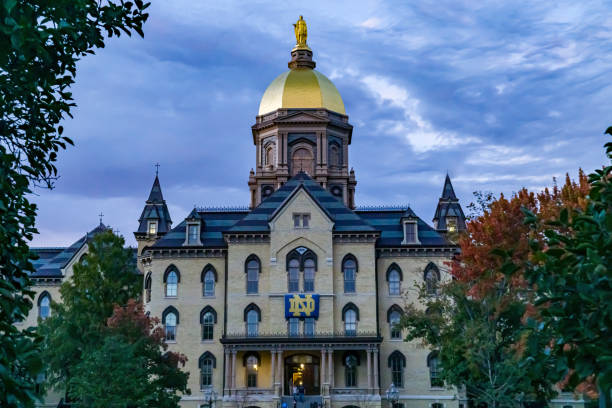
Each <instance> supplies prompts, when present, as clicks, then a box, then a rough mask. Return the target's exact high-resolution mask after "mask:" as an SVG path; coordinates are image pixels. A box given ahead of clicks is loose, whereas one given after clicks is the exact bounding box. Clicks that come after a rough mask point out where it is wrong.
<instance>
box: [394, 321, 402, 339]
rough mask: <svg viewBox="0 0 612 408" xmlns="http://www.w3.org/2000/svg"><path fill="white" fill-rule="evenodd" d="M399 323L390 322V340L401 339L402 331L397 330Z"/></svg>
mask: <svg viewBox="0 0 612 408" xmlns="http://www.w3.org/2000/svg"><path fill="white" fill-rule="evenodd" d="M398 323H399V322H391V338H392V339H394V340H397V339H401V338H402V329H400V328H399V324H398Z"/></svg>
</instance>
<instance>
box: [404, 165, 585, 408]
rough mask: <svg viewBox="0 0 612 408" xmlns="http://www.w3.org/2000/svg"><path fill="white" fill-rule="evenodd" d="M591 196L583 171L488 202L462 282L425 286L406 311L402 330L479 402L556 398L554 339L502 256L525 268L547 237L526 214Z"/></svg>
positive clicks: (457, 278)
mask: <svg viewBox="0 0 612 408" xmlns="http://www.w3.org/2000/svg"><path fill="white" fill-rule="evenodd" d="M588 191H589V184H588V182H587V179H586V177H585V176H584V174H583V173H582V172H580V173H579V178H578V180H577V181H576V182H573V181H571V180H570V178H569V177H566V183H565V184H564V185H563V186H562V187H560V188H559V187H557V186H554V187H553V188H552V189H545V190H544V191H542V192H540V193H533V192H530V191H528V190H527V189H521V190H520V191H518V192H517V193H515V194H513V195H512V196H511V197H510V198H506V197H505V196H504V195H501V196H500V197H499V198H498V199H493V200H490V201H488V202H486V203H485V204H484V205H483V206H482V212H481V213H480V214H479V215H478V216H476V217H474V218H472V219H471V220H470V222H468V224H467V232H466V233H465V234H464V235H462V236H460V237H459V241H458V242H459V245H460V247H461V254H460V255H459V256H457V258H456V259H455V260H454V261H453V262H451V263H450V272H451V274H452V276H453V278H454V279H453V280H452V281H447V282H445V283H442V284H441V285H440V288H439V290H438V295H437V296H433V297H432V296H430V295H429V294H428V293H427V291H426V290H425V288H424V287H421V291H420V296H419V303H418V304H409V305H408V306H407V307H406V310H405V311H406V313H405V315H404V318H403V319H402V321H401V325H402V326H403V327H404V328H406V329H407V340H415V339H420V340H422V341H423V342H424V343H425V345H426V346H428V347H430V348H432V349H434V350H437V351H438V353H439V361H440V363H441V366H442V375H441V376H442V379H443V380H444V381H445V383H446V384H447V385H454V386H456V387H457V388H459V389H465V390H466V394H467V397H468V398H470V399H471V400H472V401H474V402H475V403H476V404H481V403H483V404H486V405H487V406H488V407H490V408H495V407H514V406H516V407H519V406H521V405H522V404H524V403H525V402H529V401H545V400H549V399H551V398H552V397H554V395H555V394H556V390H555V383H556V382H557V381H558V377H555V376H553V375H552V374H553V373H552V370H551V369H552V367H554V361H553V359H551V358H549V357H548V356H547V355H546V353H545V352H544V351H545V349H546V347H547V346H548V344H549V342H550V335H549V333H547V332H538V333H535V334H533V332H532V331H530V330H529V327H527V325H526V318H525V317H526V315H528V313H529V312H530V311H531V310H533V308H532V307H531V301H530V299H531V296H530V291H529V288H528V287H527V286H528V285H527V281H526V280H525V279H524V277H523V275H522V273H520V272H519V273H515V272H516V269H513V270H512V273H509V271H508V270H507V265H508V263H507V262H505V259H504V258H503V257H501V256H500V254H509V256H510V258H511V260H512V261H513V262H512V263H510V265H511V266H513V267H514V266H516V265H518V266H519V269H522V270H524V269H525V267H526V266H527V264H528V261H529V257H530V248H529V239H530V237H532V236H533V234H540V233H541V232H540V231H534V230H533V229H530V228H529V227H528V226H526V225H525V224H524V218H525V215H524V213H523V211H522V209H524V208H527V209H529V210H530V211H533V212H536V213H538V214H542V216H543V217H546V218H548V217H551V218H553V217H554V216H555V214H559V213H560V211H561V209H562V208H564V207H571V208H576V207H582V206H584V205H585V204H584V203H585V202H586V201H585V197H586V195H587V193H588ZM480 197H483V196H482V195H481V196H480ZM423 304H424V305H425V308H423V307H422V305H423Z"/></svg>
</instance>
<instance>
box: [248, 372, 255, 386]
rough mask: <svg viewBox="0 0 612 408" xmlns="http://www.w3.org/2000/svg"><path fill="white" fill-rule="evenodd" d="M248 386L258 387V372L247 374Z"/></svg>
mask: <svg viewBox="0 0 612 408" xmlns="http://www.w3.org/2000/svg"><path fill="white" fill-rule="evenodd" d="M247 387H249V388H257V373H256V372H255V373H248V374H247Z"/></svg>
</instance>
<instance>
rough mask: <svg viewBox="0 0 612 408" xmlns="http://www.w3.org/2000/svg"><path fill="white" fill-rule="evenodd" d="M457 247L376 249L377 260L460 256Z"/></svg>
mask: <svg viewBox="0 0 612 408" xmlns="http://www.w3.org/2000/svg"><path fill="white" fill-rule="evenodd" d="M459 253H460V249H459V247H456V246H446V247H424V246H419V247H409V248H401V247H400V248H376V257H377V258H395V257H415V256H443V257H452V256H453V255H456V254H459Z"/></svg>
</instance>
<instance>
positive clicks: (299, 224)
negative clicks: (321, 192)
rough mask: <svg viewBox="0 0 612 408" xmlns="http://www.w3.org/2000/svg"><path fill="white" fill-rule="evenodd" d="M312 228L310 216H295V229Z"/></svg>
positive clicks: (306, 214) (296, 214)
mask: <svg viewBox="0 0 612 408" xmlns="http://www.w3.org/2000/svg"><path fill="white" fill-rule="evenodd" d="M309 226H310V214H308V213H305V214H298V213H294V214H293V227H294V228H308V227H309Z"/></svg>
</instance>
